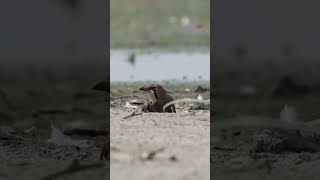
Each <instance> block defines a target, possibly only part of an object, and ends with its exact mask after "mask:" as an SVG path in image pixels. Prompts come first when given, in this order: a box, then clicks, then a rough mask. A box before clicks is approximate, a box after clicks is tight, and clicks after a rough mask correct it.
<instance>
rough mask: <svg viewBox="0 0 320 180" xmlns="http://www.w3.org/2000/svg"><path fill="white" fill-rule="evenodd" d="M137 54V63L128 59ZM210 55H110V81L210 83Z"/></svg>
mask: <svg viewBox="0 0 320 180" xmlns="http://www.w3.org/2000/svg"><path fill="white" fill-rule="evenodd" d="M132 53H134V54H135V63H134V64H131V63H129V61H128V59H129V56H130V55H131V54H132ZM209 79H210V52H209V50H208V51H206V50H204V51H190V52H189V51H178V52H173V51H162V50H161V51H160V50H151V51H137V50H120V49H114V50H111V51H110V80H111V81H148V80H151V81H163V80H209Z"/></svg>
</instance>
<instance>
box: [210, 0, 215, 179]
mask: <svg viewBox="0 0 320 180" xmlns="http://www.w3.org/2000/svg"><path fill="white" fill-rule="evenodd" d="M214 1H215V0H211V1H210V101H211V103H210V106H211V107H210V146H209V148H210V157H209V158H210V179H211V180H213V179H214V178H213V171H214V170H213V162H212V159H213V158H212V157H213V152H212V148H211V144H212V138H211V137H213V136H212V133H213V124H214V114H215V113H216V112H215V111H216V108H217V107H215V104H214V96H215V95H214V91H213V90H214V76H213V75H214V67H213V64H214V59H215V55H216V42H215V37H216V36H215V26H214V19H215V9H214V8H215V6H214Z"/></svg>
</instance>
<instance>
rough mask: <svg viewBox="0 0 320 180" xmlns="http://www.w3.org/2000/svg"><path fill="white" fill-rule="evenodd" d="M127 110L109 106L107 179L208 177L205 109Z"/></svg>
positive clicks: (207, 130)
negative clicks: (108, 162)
mask: <svg viewBox="0 0 320 180" xmlns="http://www.w3.org/2000/svg"><path fill="white" fill-rule="evenodd" d="M130 114H131V112H127V111H122V110H118V109H111V116H110V117H111V123H110V124H111V144H110V145H111V157H110V158H111V164H110V165H111V168H110V172H111V179H113V180H123V179H128V178H129V177H130V179H133V180H134V179H137V180H147V179H148V180H149V179H159V180H160V179H173V180H175V179H176V180H178V179H179V180H180V179H181V180H182V179H186V180H187V179H190V180H191V179H203V180H204V179H209V176H210V173H209V172H210V161H209V157H210V150H209V144H210V137H209V136H210V135H209V134H210V118H209V111H200V112H181V111H180V112H179V111H178V112H177V113H176V114H169V113H166V114H160V113H144V114H142V115H138V116H134V117H131V118H127V119H123V118H124V117H125V116H127V115H130Z"/></svg>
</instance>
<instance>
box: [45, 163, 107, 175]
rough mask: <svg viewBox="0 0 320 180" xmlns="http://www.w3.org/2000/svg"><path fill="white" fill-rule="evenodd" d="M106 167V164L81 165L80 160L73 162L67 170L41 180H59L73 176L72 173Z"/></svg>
mask: <svg viewBox="0 0 320 180" xmlns="http://www.w3.org/2000/svg"><path fill="white" fill-rule="evenodd" d="M104 166H105V164H103V163H95V164H89V165H80V162H79V160H73V161H72V163H71V165H70V166H69V167H68V168H67V169H65V170H62V171H60V172H56V173H54V174H50V175H47V176H45V177H43V178H41V180H52V179H54V178H57V177H59V176H64V175H66V174H72V173H75V172H78V171H83V170H87V169H93V168H101V167H104Z"/></svg>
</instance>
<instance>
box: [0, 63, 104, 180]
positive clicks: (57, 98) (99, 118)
mask: <svg viewBox="0 0 320 180" xmlns="http://www.w3.org/2000/svg"><path fill="white" fill-rule="evenodd" d="M100 66H101V64H95V65H94V64H90V63H89V64H86V65H81V64H79V65H72V68H70V66H68V65H63V66H57V67H55V66H51V65H40V63H39V65H26V66H20V67H16V66H15V67H10V66H8V67H7V68H6V69H3V71H1V73H2V75H1V78H0V83H1V88H0V161H1V163H0V179H1V180H2V179H3V180H6V179H8V180H11V179H12V180H13V179H26V180H35V179H88V178H89V177H90V178H93V179H106V178H107V177H108V174H107V172H108V164H107V162H105V161H100V149H101V146H102V144H103V143H104V142H105V140H106V136H104V135H103V134H101V135H97V136H90V135H83V134H82V135H80V134H76V133H75V134H72V133H71V134H72V135H71V134H69V135H67V134H64V135H63V136H59V135H57V134H56V136H52V132H53V128H52V126H53V127H54V128H56V129H57V130H58V131H59V132H60V133H63V132H67V130H68V129H69V130H71V129H76V128H80V129H91V130H94V131H105V130H106V127H107V126H106V124H107V121H106V119H105V117H106V113H105V98H104V95H105V94H104V93H99V92H95V91H93V90H92V89H91V88H92V86H93V85H94V84H95V83H97V82H99V81H101V80H102V79H100V78H103V77H104V74H102V73H99V71H98V69H99V67H100ZM2 67H3V68H4V66H2ZM19 68H20V69H19ZM91 68H92V69H96V70H97V71H95V72H92V71H91V70H90V69H91ZM88 69H89V71H90V72H91V73H85V75H83V72H84V71H88ZM100 72H103V71H102V70H101V71H100ZM69 132H70V131H69ZM53 137H55V138H53ZM50 139H51V140H53V141H49V140H50ZM78 142H82V143H81V144H79V143H78Z"/></svg>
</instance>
